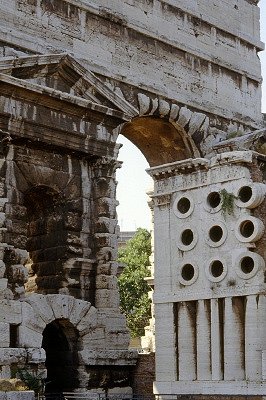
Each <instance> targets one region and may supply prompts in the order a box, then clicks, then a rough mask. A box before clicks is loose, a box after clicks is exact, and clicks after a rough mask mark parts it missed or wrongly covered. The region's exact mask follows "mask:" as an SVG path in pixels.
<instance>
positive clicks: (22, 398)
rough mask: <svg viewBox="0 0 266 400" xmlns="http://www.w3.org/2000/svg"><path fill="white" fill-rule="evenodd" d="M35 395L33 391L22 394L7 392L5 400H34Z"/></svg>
mask: <svg viewBox="0 0 266 400" xmlns="http://www.w3.org/2000/svg"><path fill="white" fill-rule="evenodd" d="M34 399H35V394H34V392H33V391H30V390H27V391H24V392H7V393H6V400H34Z"/></svg>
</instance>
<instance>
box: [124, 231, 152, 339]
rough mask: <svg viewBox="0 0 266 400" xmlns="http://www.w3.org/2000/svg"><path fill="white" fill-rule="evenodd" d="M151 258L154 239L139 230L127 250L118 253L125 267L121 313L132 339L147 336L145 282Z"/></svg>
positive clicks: (146, 293)
mask: <svg viewBox="0 0 266 400" xmlns="http://www.w3.org/2000/svg"><path fill="white" fill-rule="evenodd" d="M150 255H151V235H150V233H149V232H148V231H147V230H146V229H142V228H138V229H137V231H136V234H135V236H134V237H133V238H132V239H131V240H129V241H128V243H127V245H126V247H125V248H122V249H119V254H118V261H119V262H120V263H122V264H123V265H124V270H123V272H122V274H121V275H120V277H119V280H118V283H119V292H120V306H121V311H122V312H123V313H124V314H125V315H126V318H127V324H128V327H129V329H130V333H131V336H132V337H138V336H142V335H144V327H145V326H147V325H148V323H149V318H150V300H149V298H148V292H149V290H150V289H149V285H148V284H147V282H146V281H145V280H144V278H145V277H147V276H149V275H150V271H149V269H148V266H149V256H150Z"/></svg>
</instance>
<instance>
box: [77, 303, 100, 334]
mask: <svg viewBox="0 0 266 400" xmlns="http://www.w3.org/2000/svg"><path fill="white" fill-rule="evenodd" d="M97 320H98V313H97V310H96V308H94V307H91V308H90V309H89V311H88V312H87V314H86V315H85V316H84V317H83V318H82V319H81V321H80V322H79V323H78V324H77V329H78V331H79V333H80V335H81V336H82V335H85V334H86V333H87V332H90V331H91V329H94V328H95V327H96V326H97Z"/></svg>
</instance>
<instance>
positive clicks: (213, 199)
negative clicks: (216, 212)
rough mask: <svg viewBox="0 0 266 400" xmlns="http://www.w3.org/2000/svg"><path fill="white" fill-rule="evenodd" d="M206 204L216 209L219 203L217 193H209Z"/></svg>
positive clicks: (219, 197) (219, 198) (219, 199)
mask: <svg viewBox="0 0 266 400" xmlns="http://www.w3.org/2000/svg"><path fill="white" fill-rule="evenodd" d="M207 202H208V204H209V206H210V207H212V208H216V207H218V206H219V204H220V203H221V196H220V194H219V193H218V192H211V193H210V194H209V195H208V197H207Z"/></svg>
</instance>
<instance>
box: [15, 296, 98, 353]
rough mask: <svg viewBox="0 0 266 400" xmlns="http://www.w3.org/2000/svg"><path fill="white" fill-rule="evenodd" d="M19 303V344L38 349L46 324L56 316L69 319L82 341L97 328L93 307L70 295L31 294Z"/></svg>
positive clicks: (95, 311) (96, 315)
mask: <svg viewBox="0 0 266 400" xmlns="http://www.w3.org/2000/svg"><path fill="white" fill-rule="evenodd" d="M21 304H22V323H21V325H20V326H19V347H26V348H29V347H30V348H32V347H34V348H41V347H42V339H43V331H44V329H45V327H46V326H47V325H48V324H50V323H51V322H53V321H54V320H56V319H66V320H68V321H69V322H70V323H71V324H72V325H73V327H75V328H76V329H77V331H78V333H79V336H80V338H81V343H82V341H83V339H84V338H85V340H86V335H88V334H91V332H93V331H94V330H95V329H96V328H97V318H98V314H97V310H96V308H95V307H93V306H91V304H90V303H89V302H87V301H84V300H79V299H76V298H74V297H72V296H69V295H62V294H51V295H41V294H32V295H30V296H28V297H27V298H26V301H24V302H22V303H21Z"/></svg>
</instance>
